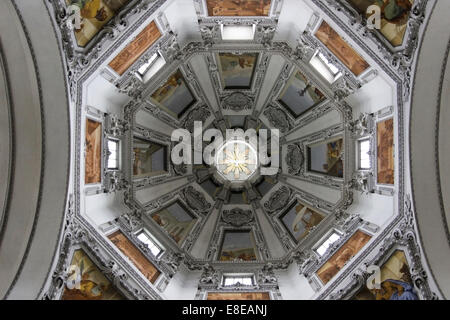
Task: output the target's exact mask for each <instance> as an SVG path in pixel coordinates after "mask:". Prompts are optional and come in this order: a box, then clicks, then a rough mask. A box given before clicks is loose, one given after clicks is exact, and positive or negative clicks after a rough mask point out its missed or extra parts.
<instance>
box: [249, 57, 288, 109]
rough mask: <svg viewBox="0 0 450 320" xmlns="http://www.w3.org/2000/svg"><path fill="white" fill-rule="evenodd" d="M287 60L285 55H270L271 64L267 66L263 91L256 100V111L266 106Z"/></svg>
mask: <svg viewBox="0 0 450 320" xmlns="http://www.w3.org/2000/svg"><path fill="white" fill-rule="evenodd" d="M284 63H285V60H284V58H283V57H281V56H279V55H275V54H274V55H272V56H271V57H270V61H269V65H268V67H267V71H266V74H265V76H264V81H263V84H262V87H261V91H260V93H259V96H258V100H257V102H256V107H255V110H256V111H260V110H262V109H263V108H264V106H265V103H266V100H267V98H268V97H269V95H270V94H271V93H272V89H273V87H274V86H275V83H276V82H277V81H278V80H279V78H280V72H281V69H282V68H283V65H284Z"/></svg>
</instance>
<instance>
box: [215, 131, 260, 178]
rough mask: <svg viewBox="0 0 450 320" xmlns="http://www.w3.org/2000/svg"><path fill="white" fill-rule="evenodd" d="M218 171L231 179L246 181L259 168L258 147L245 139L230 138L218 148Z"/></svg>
mask: <svg viewBox="0 0 450 320" xmlns="http://www.w3.org/2000/svg"><path fill="white" fill-rule="evenodd" d="M215 164H216V168H217V171H218V172H219V173H220V174H221V175H222V176H223V177H224V178H225V179H227V180H229V181H246V180H248V179H249V178H250V177H251V176H252V175H253V174H254V173H255V172H256V170H257V169H258V154H257V152H256V149H255V148H254V147H253V146H252V145H251V144H250V143H248V142H246V141H244V140H229V141H227V142H225V143H224V144H223V145H222V147H220V149H219V150H218V152H217V154H216V158H215Z"/></svg>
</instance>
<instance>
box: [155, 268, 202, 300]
mask: <svg viewBox="0 0 450 320" xmlns="http://www.w3.org/2000/svg"><path fill="white" fill-rule="evenodd" d="M201 274H202V271H191V270H188V269H187V268H186V267H185V266H184V265H181V266H180V268H179V269H178V272H177V273H176V274H175V275H174V277H173V278H172V279H171V280H170V283H169V285H168V286H167V288H166V290H165V291H164V293H163V295H164V297H166V298H167V299H169V300H193V299H194V298H195V294H196V293H197V289H198V282H199V281H200V276H201Z"/></svg>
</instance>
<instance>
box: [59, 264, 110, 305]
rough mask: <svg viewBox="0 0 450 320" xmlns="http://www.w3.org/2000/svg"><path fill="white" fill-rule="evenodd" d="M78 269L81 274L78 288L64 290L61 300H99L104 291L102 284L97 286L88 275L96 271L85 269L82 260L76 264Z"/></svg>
mask: <svg viewBox="0 0 450 320" xmlns="http://www.w3.org/2000/svg"><path fill="white" fill-rule="evenodd" d="M78 268H79V272H80V274H81V282H80V283H79V288H78V289H77V288H74V289H68V290H66V292H65V293H64V297H63V298H64V299H66V300H101V299H102V298H103V292H104V291H105V289H106V288H105V286H104V284H102V283H100V284H97V283H95V282H94V281H92V280H91V279H90V273H91V272H96V270H95V269H94V268H88V269H85V268H84V260H83V259H81V260H80V262H79V263H78ZM73 272H75V270H74V271H73ZM69 276H71V275H69Z"/></svg>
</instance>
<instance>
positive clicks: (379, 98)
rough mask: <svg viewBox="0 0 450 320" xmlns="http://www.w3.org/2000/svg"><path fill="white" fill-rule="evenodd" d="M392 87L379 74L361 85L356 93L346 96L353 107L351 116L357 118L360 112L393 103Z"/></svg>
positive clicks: (370, 110)
mask: <svg viewBox="0 0 450 320" xmlns="http://www.w3.org/2000/svg"><path fill="white" fill-rule="evenodd" d="M394 97H395V95H394V87H393V86H392V85H391V84H390V83H389V82H388V81H387V80H386V79H385V78H384V77H383V76H381V75H378V76H377V77H375V79H373V80H372V81H370V82H369V83H367V84H365V85H364V86H362V88H361V89H359V90H358V91H356V93H354V94H352V95H350V96H348V97H347V98H346V101H347V103H348V104H349V105H350V106H352V107H353V117H354V118H358V117H359V115H360V113H362V112H367V113H371V112H377V111H378V110H381V109H383V108H386V107H388V106H392V105H393V104H394Z"/></svg>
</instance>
